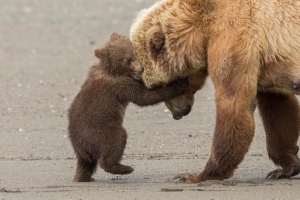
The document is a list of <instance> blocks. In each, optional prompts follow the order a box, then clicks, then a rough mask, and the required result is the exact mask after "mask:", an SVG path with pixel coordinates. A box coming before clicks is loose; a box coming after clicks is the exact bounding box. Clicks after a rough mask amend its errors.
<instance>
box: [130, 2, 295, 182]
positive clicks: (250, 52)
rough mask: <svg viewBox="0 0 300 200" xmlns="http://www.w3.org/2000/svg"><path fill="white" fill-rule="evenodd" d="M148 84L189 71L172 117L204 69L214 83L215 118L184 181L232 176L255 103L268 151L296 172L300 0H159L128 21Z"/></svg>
mask: <svg viewBox="0 0 300 200" xmlns="http://www.w3.org/2000/svg"><path fill="white" fill-rule="evenodd" d="M130 35H131V36H130V37H131V40H132V42H133V46H134V49H135V54H136V57H137V59H138V60H139V61H140V62H141V63H142V64H143V65H144V68H145V71H144V73H143V81H144V82H145V84H146V85H147V87H149V88H152V87H154V86H157V85H165V84H167V83H169V82H171V81H173V80H175V79H177V78H178V77H183V76H188V77H189V79H190V80H189V86H188V88H187V89H186V92H185V93H184V94H183V95H181V96H180V97H177V98H175V99H173V100H172V101H169V102H166V104H167V106H168V108H169V109H170V110H171V111H172V113H173V116H174V118H176V119H180V118H181V117H182V116H184V115H187V114H188V113H189V111H190V109H191V107H192V105H193V100H194V97H193V95H194V93H195V92H196V91H197V90H199V89H201V87H202V85H203V84H204V82H205V78H206V76H207V74H208V75H209V76H210V77H211V79H212V81H213V83H214V85H215V91H216V92H215V95H216V98H215V99H216V107H217V118H216V127H215V133H214V137H213V145H212V149H211V155H210V157H209V160H208V162H207V164H206V166H205V169H204V170H203V171H202V172H201V173H200V174H198V175H194V174H189V173H186V174H182V175H179V176H178V177H179V178H181V179H183V180H185V181H186V182H187V183H196V182H201V181H204V180H210V179H217V180H223V179H226V178H229V177H231V176H232V175H233V172H234V170H235V169H236V168H237V166H238V164H239V163H240V162H241V161H242V160H243V158H244V156H245V154H246V152H247V151H248V149H249V146H250V144H251V141H252V138H253V135H254V129H255V125H254V119H253V111H254V109H255V107H256V104H258V108H259V111H260V114H261V116H262V120H263V123H264V127H265V131H266V135H267V150H268V154H269V157H270V158H271V159H272V160H273V162H274V163H275V164H276V165H278V166H280V167H281V168H280V169H277V170H274V171H271V172H270V173H269V174H268V177H271V178H287V177H291V176H295V175H297V174H299V173H300V159H299V157H298V156H297V153H298V146H297V141H298V137H299V128H300V115H299V113H300V112H299V111H300V110H299V105H298V101H297V99H296V97H295V94H299V93H300V0H268V1H266V0H162V1H159V2H157V3H156V4H155V5H153V6H152V7H151V8H149V9H147V10H143V11H141V12H140V14H139V15H138V17H137V19H136V21H135V22H134V24H133V25H132V27H131V33H130Z"/></svg>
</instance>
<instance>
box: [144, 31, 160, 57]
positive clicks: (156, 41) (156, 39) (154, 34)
mask: <svg viewBox="0 0 300 200" xmlns="http://www.w3.org/2000/svg"><path fill="white" fill-rule="evenodd" d="M146 41H147V48H148V49H149V52H150V56H151V58H152V59H154V60H157V58H158V55H159V54H160V52H161V50H162V49H163V48H164V46H165V36H164V34H163V32H162V30H161V29H160V28H159V27H153V28H151V29H150V30H149V31H148V32H147V35H146Z"/></svg>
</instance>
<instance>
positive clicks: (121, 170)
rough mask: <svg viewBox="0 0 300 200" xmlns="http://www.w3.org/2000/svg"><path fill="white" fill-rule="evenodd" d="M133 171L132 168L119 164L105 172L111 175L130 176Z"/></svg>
mask: <svg viewBox="0 0 300 200" xmlns="http://www.w3.org/2000/svg"><path fill="white" fill-rule="evenodd" d="M133 171H134V169H133V168H132V167H130V166H127V165H121V164H118V165H115V166H113V167H111V168H110V169H108V170H107V172H109V173H112V174H130V173H131V172H133Z"/></svg>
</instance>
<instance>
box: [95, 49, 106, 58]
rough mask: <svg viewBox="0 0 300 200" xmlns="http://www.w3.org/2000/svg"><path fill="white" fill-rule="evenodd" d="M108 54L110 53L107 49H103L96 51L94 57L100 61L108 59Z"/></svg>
mask: <svg viewBox="0 0 300 200" xmlns="http://www.w3.org/2000/svg"><path fill="white" fill-rule="evenodd" d="M108 54H109V51H108V50H107V49H106V48H101V49H95V50H94V55H95V56H96V57H97V58H99V59H104V58H107V57H108Z"/></svg>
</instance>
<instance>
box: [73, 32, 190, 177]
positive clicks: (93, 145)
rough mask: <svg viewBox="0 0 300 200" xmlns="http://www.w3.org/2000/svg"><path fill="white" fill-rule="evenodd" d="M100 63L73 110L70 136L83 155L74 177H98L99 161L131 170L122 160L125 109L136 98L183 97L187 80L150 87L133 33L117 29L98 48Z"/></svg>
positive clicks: (118, 170)
mask: <svg viewBox="0 0 300 200" xmlns="http://www.w3.org/2000/svg"><path fill="white" fill-rule="evenodd" d="M95 56H96V57H97V58H99V62H98V64H96V65H94V66H92V68H91V69H90V72H89V74H88V77H87V80H86V81H85V82H84V84H83V85H82V87H81V90H80V92H79V93H78V95H77V96H76V97H75V99H74V101H73V103H72V104H71V107H70V109H69V115H68V117H69V127H68V130H69V137H70V140H71V143H72V146H73V148H74V151H75V153H76V156H77V161H78V162H77V169H76V173H75V177H74V181H78V182H89V181H92V180H93V178H92V174H93V173H94V172H95V171H96V167H97V163H99V165H100V167H101V168H102V169H104V170H105V171H106V172H109V173H112V174H129V173H131V172H132V171H133V168H132V167H130V166H125V165H122V164H120V161H121V158H122V155H123V152H124V149H125V145H126V139H127V133H126V130H125V129H124V127H123V126H122V122H123V118H124V114H125V109H126V107H127V105H128V103H130V102H132V103H134V104H137V105H139V106H148V105H154V104H157V103H159V102H162V101H165V100H168V99H171V98H174V97H175V96H177V95H180V94H181V93H182V92H183V91H184V90H185V89H186V87H187V80H186V79H180V80H178V81H176V82H173V83H171V84H169V85H167V86H166V87H158V88H155V89H151V90H149V89H147V88H146V86H145V85H144V84H143V82H142V81H141V75H142V72H143V67H142V66H141V65H140V64H139V63H138V62H137V61H136V60H135V58H134V54H133V48H132V44H131V42H130V40H129V38H128V37H126V36H121V35H119V34H117V33H113V34H112V35H111V38H110V41H109V42H108V43H107V44H106V45H105V46H104V47H103V48H101V49H96V50H95Z"/></svg>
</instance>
